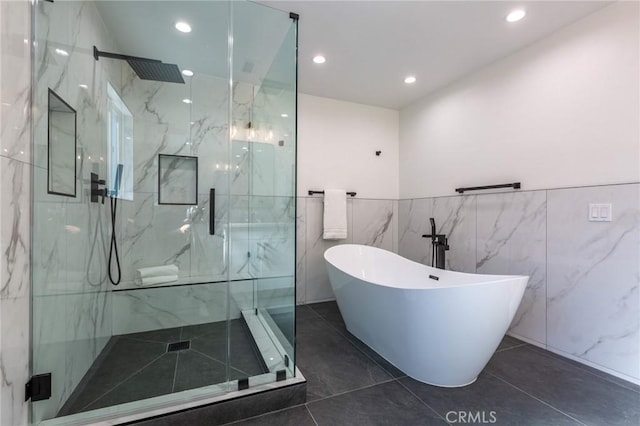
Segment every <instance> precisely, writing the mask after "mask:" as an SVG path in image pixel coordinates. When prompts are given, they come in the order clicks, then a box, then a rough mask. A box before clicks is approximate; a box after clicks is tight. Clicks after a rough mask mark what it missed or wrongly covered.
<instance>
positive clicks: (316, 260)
mask: <svg viewBox="0 0 640 426" xmlns="http://www.w3.org/2000/svg"><path fill="white" fill-rule="evenodd" d="M322 216H323V201H322V198H319V197H317V198H313V197H312V198H308V199H307V227H306V235H307V244H306V247H307V250H306V264H307V282H306V295H305V301H306V302H307V303H312V302H315V301H321V300H329V299H334V298H335V296H334V294H333V291H332V290H331V284H330V283H329V276H328V274H327V268H326V266H325V263H324V252H325V251H326V250H327V249H328V248H330V247H333V246H335V245H338V244H349V243H351V242H352V241H353V202H352V200H347V229H348V234H347V238H346V239H344V240H324V239H323V238H322V230H323V226H322Z"/></svg>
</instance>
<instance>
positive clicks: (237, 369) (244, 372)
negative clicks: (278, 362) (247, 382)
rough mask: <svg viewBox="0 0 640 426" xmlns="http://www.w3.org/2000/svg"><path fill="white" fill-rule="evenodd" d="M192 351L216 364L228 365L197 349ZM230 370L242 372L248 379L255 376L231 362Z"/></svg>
mask: <svg viewBox="0 0 640 426" xmlns="http://www.w3.org/2000/svg"><path fill="white" fill-rule="evenodd" d="M190 349H191V350H192V351H193V352H195V353H198V354H200V355H202V356H203V357H205V358H209V359H210V360H213V361H215V362H217V363H220V364H222V365H226V364H225V363H224V362H222V361H220V360H219V359H216V358H214V357H212V356H209V355H207V354H205V353H203V352H200V351H199V350H197V349H193V348H190ZM229 368H231V369H232V370H236V371H239V372H240V373H242V374H246V376H247V377H253V376H254V375H253V374H249V373H247V372H246V371H244V370H241V369H239V368H236V367H234V366H232V365H231V362H229ZM267 373H268V371H267ZM263 374H264V373H263Z"/></svg>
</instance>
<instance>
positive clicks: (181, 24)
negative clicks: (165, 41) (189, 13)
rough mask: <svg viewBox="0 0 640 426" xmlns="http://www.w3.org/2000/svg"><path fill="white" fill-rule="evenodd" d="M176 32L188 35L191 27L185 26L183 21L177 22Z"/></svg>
mask: <svg viewBox="0 0 640 426" xmlns="http://www.w3.org/2000/svg"><path fill="white" fill-rule="evenodd" d="M176 30H178V31H180V32H181V33H190V32H191V25H189V24H187V23H186V22H184V21H178V22H176Z"/></svg>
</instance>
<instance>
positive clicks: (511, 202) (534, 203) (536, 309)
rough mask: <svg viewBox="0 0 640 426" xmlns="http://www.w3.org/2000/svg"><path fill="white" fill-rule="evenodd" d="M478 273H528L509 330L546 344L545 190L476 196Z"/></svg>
mask: <svg viewBox="0 0 640 426" xmlns="http://www.w3.org/2000/svg"><path fill="white" fill-rule="evenodd" d="M476 245H477V246H476V247H477V248H476V253H477V254H476V256H477V260H476V270H477V273H480V274H496V275H528V276H529V283H528V285H527V289H526V291H525V293H524V296H523V298H522V302H521V303H520V307H519V308H518V311H517V313H516V315H515V317H514V319H513V321H512V323H511V328H510V332H511V333H512V334H514V335H516V336H520V337H524V338H526V339H528V340H533V341H536V342H538V343H540V344H541V345H545V342H546V299H545V298H546V192H545V191H529V192H509V193H504V194H490V195H478V196H477V242H476Z"/></svg>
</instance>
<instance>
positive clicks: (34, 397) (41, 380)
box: [24, 373, 51, 402]
mask: <svg viewBox="0 0 640 426" xmlns="http://www.w3.org/2000/svg"><path fill="white" fill-rule="evenodd" d="M49 398H51V373H45V374H37V375H35V376H32V377H31V379H29V381H28V382H27V384H26V385H24V400H25V401H28V400H29V399H31V402H35V401H42V400H44V399H49Z"/></svg>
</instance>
